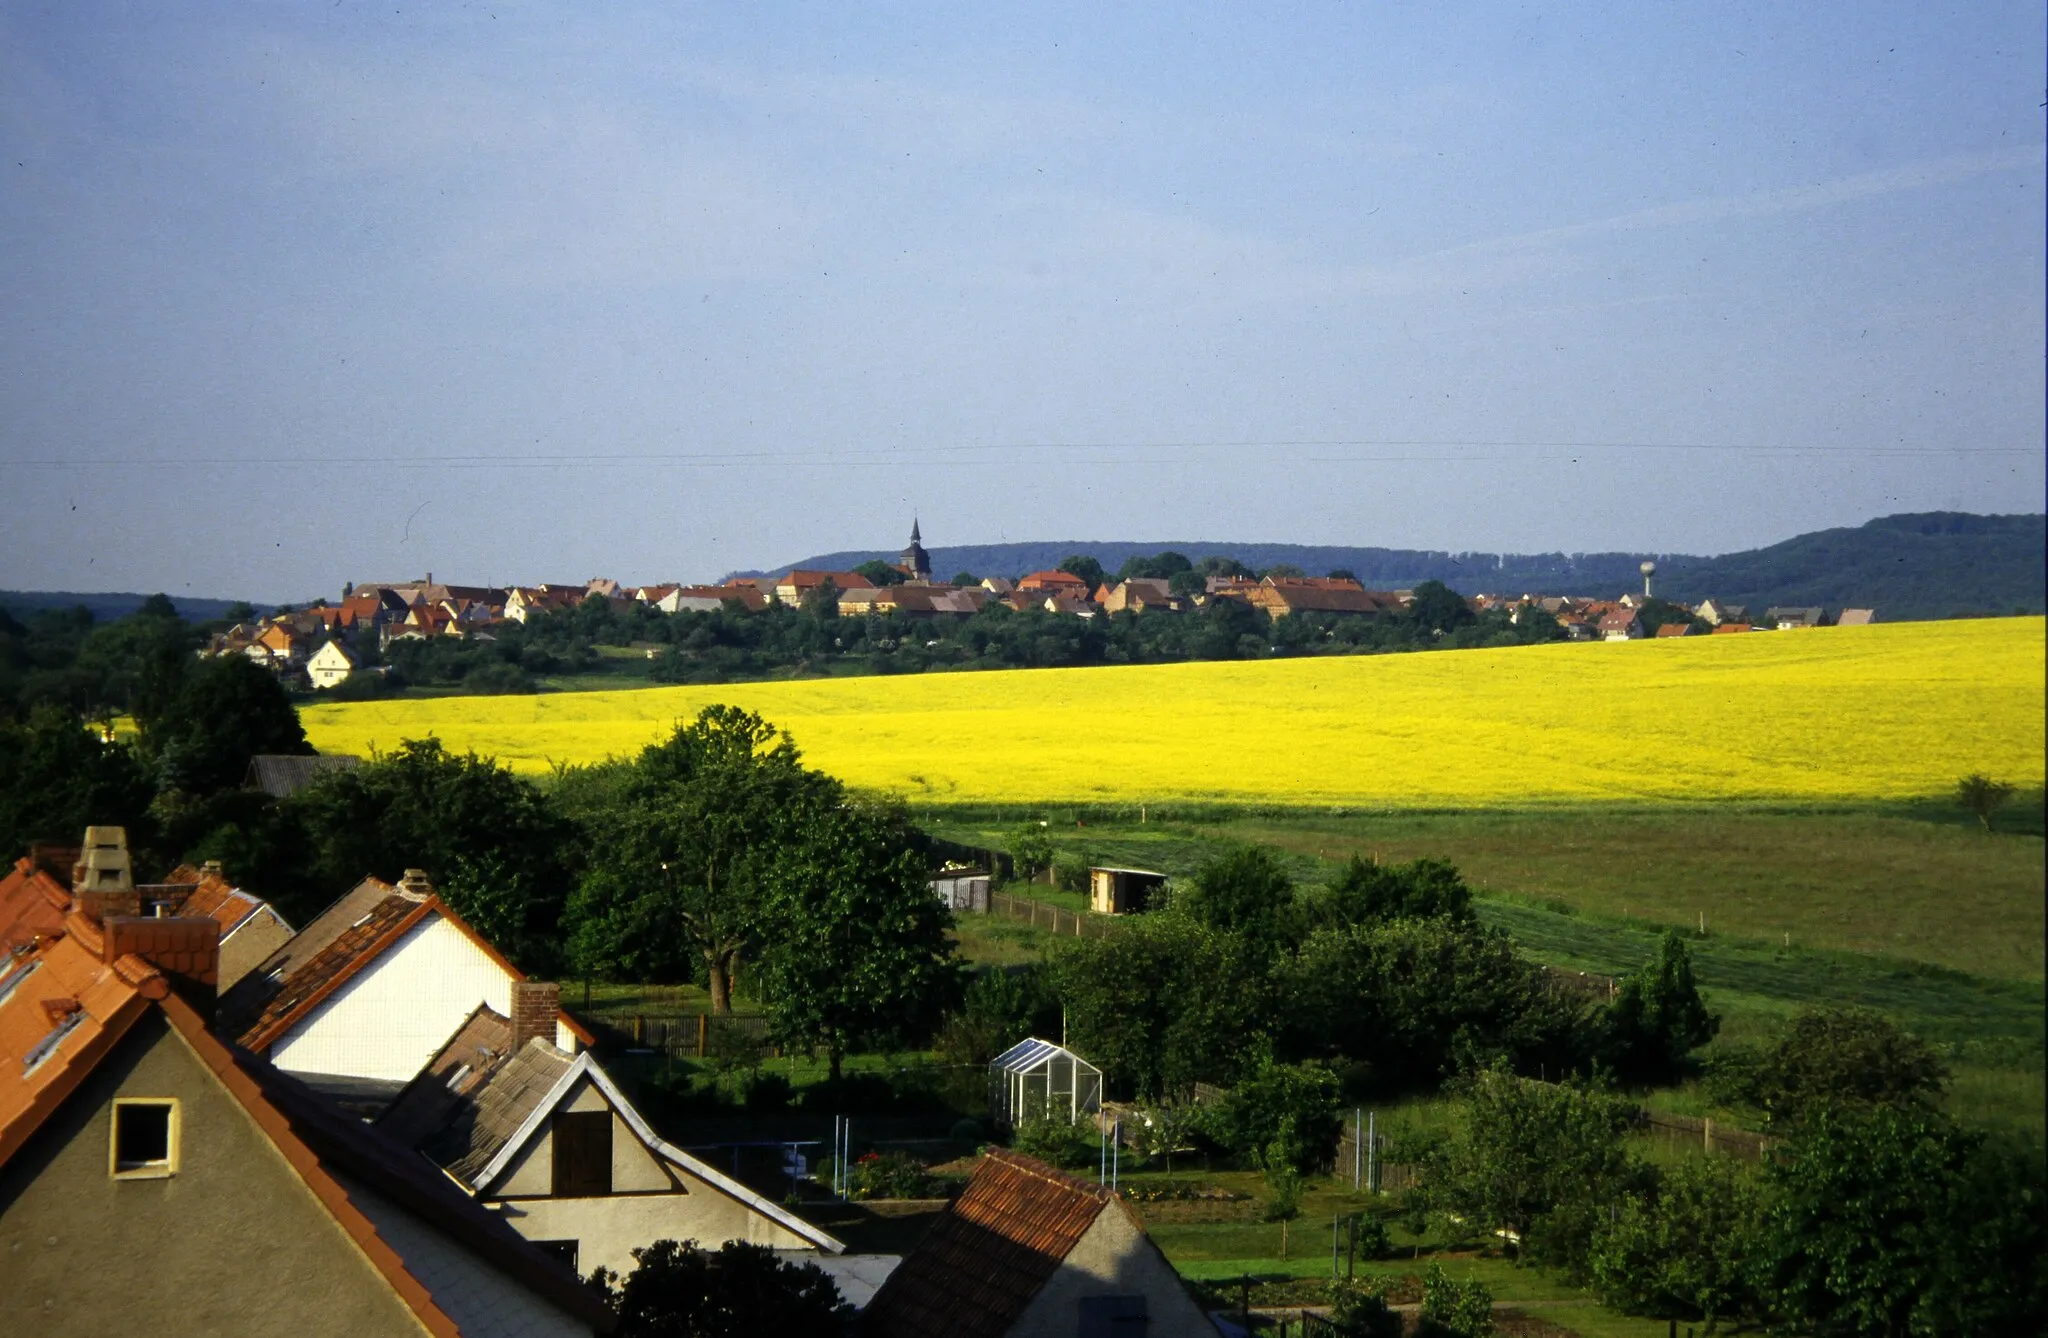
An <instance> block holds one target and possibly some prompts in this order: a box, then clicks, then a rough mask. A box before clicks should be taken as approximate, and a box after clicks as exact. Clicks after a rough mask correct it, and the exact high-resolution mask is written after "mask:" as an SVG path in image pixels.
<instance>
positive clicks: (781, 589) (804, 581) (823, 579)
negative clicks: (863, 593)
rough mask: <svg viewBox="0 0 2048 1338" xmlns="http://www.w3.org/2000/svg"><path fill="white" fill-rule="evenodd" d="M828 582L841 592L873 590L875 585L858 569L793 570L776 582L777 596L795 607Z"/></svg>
mask: <svg viewBox="0 0 2048 1338" xmlns="http://www.w3.org/2000/svg"><path fill="white" fill-rule="evenodd" d="M828 582H829V583H830V584H831V586H832V588H833V589H834V590H837V591H839V592H840V593H841V594H844V593H845V592H846V591H848V590H872V589H874V586H875V583H874V582H873V581H870V580H869V579H868V578H867V577H865V576H863V575H861V574H860V573H859V572H857V571H792V572H790V573H789V574H788V575H786V576H784V577H782V578H781V579H780V580H778V581H776V582H775V597H776V598H777V599H779V600H781V601H782V602H783V603H785V604H787V605H789V606H790V607H791V608H795V607H797V606H798V605H800V604H802V603H803V602H804V597H805V596H806V595H809V594H811V593H812V592H813V591H815V590H817V589H818V588H819V587H821V586H823V585H825V584H827V583H828Z"/></svg>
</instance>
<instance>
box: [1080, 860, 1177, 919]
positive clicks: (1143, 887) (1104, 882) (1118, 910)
mask: <svg viewBox="0 0 2048 1338" xmlns="http://www.w3.org/2000/svg"><path fill="white" fill-rule="evenodd" d="M1165 886H1166V875H1165V874H1163V873H1160V872H1159V871H1158V870H1156V869H1113V868H1096V869H1090V870H1089V871H1088V909H1089V910H1091V911H1094V912H1095V913H1096V914H1097V915H1136V914H1137V913H1138V912H1140V911H1143V910H1146V909H1148V908H1149V907H1150V906H1151V905H1152V903H1153V901H1154V900H1155V899H1156V898H1157V897H1158V896H1159V894H1160V892H1161V891H1162V890H1163V889H1164V888H1165Z"/></svg>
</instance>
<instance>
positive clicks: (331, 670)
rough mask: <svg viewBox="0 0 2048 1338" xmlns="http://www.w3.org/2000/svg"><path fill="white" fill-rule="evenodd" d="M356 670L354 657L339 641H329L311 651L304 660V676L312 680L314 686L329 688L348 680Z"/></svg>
mask: <svg viewBox="0 0 2048 1338" xmlns="http://www.w3.org/2000/svg"><path fill="white" fill-rule="evenodd" d="M355 671H356V657H355V656H353V655H351V654H349V653H348V648H347V647H346V646H344V645H342V644H341V643H340V642H339V641H330V642H328V643H327V644H326V645H324V646H322V647H321V648H320V649H318V650H316V651H314V652H313V655H312V658H311V659H309V660H307V661H306V677H308V678H310V679H312V680H313V686H314V687H316V688H331V687H333V686H335V685H336V684H338V683H344V682H347V681H348V676H349V675H350V674H352V673H354V672H355Z"/></svg>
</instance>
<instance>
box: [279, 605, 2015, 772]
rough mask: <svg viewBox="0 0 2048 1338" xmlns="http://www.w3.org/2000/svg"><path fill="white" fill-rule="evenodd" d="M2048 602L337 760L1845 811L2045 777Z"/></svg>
mask: <svg viewBox="0 0 2048 1338" xmlns="http://www.w3.org/2000/svg"><path fill="white" fill-rule="evenodd" d="M2044 644H2048V643H2044V624H2043V620H2042V619H2040V618H2005V619H1986V620H1980V621H1962V622H1938V623H1901V624H1895V625H1891V626H1879V627H1869V628H1833V629H1825V630H1820V631H1811V632H1785V633H1772V634H1768V635H1752V636H1734V637H1704V638H1699V639H1697V640H1694V639H1690V638H1688V639H1685V640H1672V641H1663V642H1632V643H1627V644H1618V645H1604V644H1600V645H1550V646H1535V647H1522V648H1514V649H1506V650H1472V651H1445V652H1433V653H1428V654H1412V655H1377V656H1355V657H1341V658H1335V657H1333V658H1312V659H1298V660H1274V661H1258V662H1251V663H1203V664H1180V665H1154V666H1131V667H1110V668H1101V669H1047V670H1013V671H1000V672H989V673H947V674H925V675H920V676H917V677H902V678H858V679H836V680H816V681H805V682H783V683H755V684H736V685H726V686H720V687H710V688H654V689H643V690H627V691H618V692H581V693H561V694H542V695H539V696H531V697H465V698H445V699H440V700H433V701H406V700H399V701H388V702H362V703H353V704H335V705H318V706H313V707H309V708H308V709H307V710H306V711H305V712H304V716H303V718H304V721H305V724H306V729H307V733H308V735H309V737H311V739H312V741H313V743H314V745H315V746H316V747H318V748H320V749H322V750H323V751H329V752H353V753H367V752H369V751H371V750H372V749H374V748H384V749H389V748H393V747H395V746H396V745H397V744H398V743H399V741H400V740H401V739H404V738H408V737H424V736H426V735H429V734H431V735H435V736H438V737H439V738H441V739H442V740H443V741H445V742H446V743H447V744H449V745H450V746H452V747H457V748H473V749H475V750H476V751H477V752H479V753H482V754H486V755H490V756H495V757H498V758H500V759H502V760H503V761H505V762H506V763H507V764H508V765H511V766H513V767H515V768H519V769H522V770H526V771H530V772H540V771H545V770H546V769H547V767H548V766H549V764H550V763H551V762H587V761H594V760H598V759H601V758H603V757H606V756H612V755H626V754H630V753H633V752H635V751H637V750H638V749H639V748H641V747H643V746H644V745H646V744H647V743H649V742H651V741H653V740H654V739H655V738H656V737H657V736H659V735H660V734H662V733H663V732H664V731H666V730H667V729H668V728H669V727H670V726H671V725H672V724H673V723H674V722H675V721H676V720H678V719H679V718H686V717H688V716H690V715H693V714H694V713H695V712H696V711H697V709H698V708H700V707H702V706H704V705H706V704H709V703H713V702H733V703H737V704H739V705H742V706H745V707H748V708H750V709H753V710H756V711H758V712H760V713H761V714H763V715H765V716H767V717H768V718H769V719H770V720H772V721H774V722H775V723H776V724H778V725H781V726H783V727H784V728H786V729H788V730H789V731H790V732H791V733H792V734H793V735H794V736H795V738H796V740H797V742H798V744H799V745H800V746H801V747H802V748H803V749H804V751H805V753H806V755H807V756H808V757H809V759H810V761H811V762H812V763H813V764H814V765H817V766H819V767H822V768H823V769H825V770H826V771H829V772H831V773H833V774H834V775H837V776H839V777H841V778H842V779H844V780H846V781H848V782H849V783H851V784H854V785H858V786H864V787H873V788H879V789H885V790H891V791H895V792H898V793H902V794H905V795H906V796H908V797H910V798H911V799H913V800H921V801H932V802H960V801H981V802H994V801H1014V802H1031V803H1036V802H1051V801H1061V800H1069V801H1096V802H1131V803H1137V802H1144V801H1148V800H1149V801H1152V802H1161V801H1166V802H1173V801H1216V802H1226V803H1264V804H1283V805H1304V806H1305V805H1320V806H1325V807H1327V806H1368V807H1378V808H1424V807H1430V806H1442V805H1475V804H1499V803H1503V802H1511V803H1517V804H1523V805H1528V804H1543V803H1579V804H1583V803H1588V802H1593V803H1600V802H1613V801H1638V802H1640V801H1656V802H1678V803H1689V802H1706V801H1716V800H1728V799H1735V800H1745V801H1770V800H1789V801H1802V802H1816V801H1819V802H1826V801H1841V800H1868V799H1878V798H1888V799H1904V798H1910V797H1914V796H1924V795H1928V794H1933V793H1937V792H1939V791H1941V790H1944V789H1946V788H1947V787H1948V786H1950V785H1952V784H1953V783H1954V781H1955V779H1956V777H1958V776H1960V775H1962V774H1964V773H1966V772H1970V771H1982V772H1986V773H1989V774H1992V775H1995V776H1998V777H2000V778H2002V779H2007V780H2011V781H2015V782H2018V783H2020V784H2023V785H2030V786H2031V785H2038V784H2040V782H2041V779H2042V774H2043V748H2042V730H2043V726H2044V720H2043V689H2042V683H2043V677H2044V674H2048V657H2044Z"/></svg>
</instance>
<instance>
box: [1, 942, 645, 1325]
mask: <svg viewBox="0 0 2048 1338" xmlns="http://www.w3.org/2000/svg"><path fill="white" fill-rule="evenodd" d="M215 928H216V926H215V924H214V922H213V921H211V920H206V919H183V918H162V919H154V918H137V917H109V918H107V919H105V920H95V919H93V918H92V917H90V916H88V915H86V914H83V913H80V912H73V913H72V914H71V915H70V916H69V917H68V918H67V919H66V921H65V923H64V926H63V928H62V930H61V932H60V933H59V934H58V935H56V936H54V937H53V938H51V939H50V940H48V941H46V942H45V943H44V944H43V945H42V946H41V947H39V948H38V949H36V950H35V951H34V952H32V953H30V954H26V955H25V956H23V957H21V958H17V959H15V960H13V961H11V962H9V963H8V964H7V965H5V966H0V1260H4V1261H5V1262H4V1263H0V1277H4V1279H5V1286H4V1288H0V1313H5V1314H6V1315H7V1316H8V1317H9V1318H8V1327H9V1330H10V1331H14V1332H20V1333H23V1334H29V1333H35V1334H49V1335H62V1334H120V1333H130V1332H136V1331H147V1332H152V1333H163V1334H167V1335H180V1334H195V1335H196V1334H212V1333H224V1334H236V1335H252V1336H260V1338H315V1336H322V1335H334V1338H342V1336H343V1335H349V1336H350V1338H353V1335H358V1334H411V1335H437V1336H439V1338H452V1336H453V1335H459V1334H478V1335H482V1334H506V1335H520V1336H521V1338H570V1336H571V1335H591V1334H596V1333H605V1332H609V1331H610V1330H611V1328H612V1327H613V1326H614V1323H615V1321H614V1319H613V1317H612V1315H611V1314H610V1312H609V1311H608V1310H607V1309H606V1308H605V1307H604V1306H603V1305H602V1304H601V1303H599V1302H597V1301H596V1300H595V1298H593V1297H592V1295H591V1294H590V1293H589V1292H588V1291H587V1290H586V1289H585V1288H583V1287H582V1286H581V1284H580V1283H579V1282H578V1280H577V1278H576V1277H575V1275H574V1274H573V1273H571V1272H570V1271H569V1270H568V1269H567V1268H566V1267H564V1266H563V1265H562V1263H561V1262H560V1261H559V1260H557V1259H555V1258H552V1257H550V1256H549V1255H547V1254H546V1253H545V1252H543V1251H541V1250H538V1249H536V1248H535V1247H533V1246H531V1245H529V1244H527V1243H526V1242H525V1241H524V1240H522V1239H520V1237H519V1236H518V1234H517V1233H516V1232H514V1231H512V1230H511V1229H510V1228H509V1227H507V1226H506V1225H505V1224H504V1223H503V1222H500V1221H498V1220H496V1219H494V1218H493V1217H492V1215H491V1214H490V1213H489V1212H486V1211H484V1210H483V1209H482V1208H480V1207H479V1206H478V1205H477V1204H475V1203H473V1202H471V1201H470V1200H469V1199H468V1198H466V1197H465V1196H464V1195H462V1194H460V1193H458V1192H457V1191H456V1190H455V1188H454V1187H453V1186H451V1185H449V1184H447V1183H446V1181H445V1179H444V1178H443V1177H441V1176H440V1175H439V1174H438V1173H436V1172H434V1171H433V1170H432V1168H431V1167H427V1166H425V1165H424V1164H422V1163H420V1162H418V1161H417V1160H416V1159H413V1158H411V1157H410V1156H409V1155H408V1154H407V1153H406V1152H405V1151H404V1150H402V1149H401V1148H399V1147H397V1146H396V1145H395V1144H392V1143H390V1142H389V1141H388V1140H385V1139H382V1138H380V1137H378V1136H377V1135H376V1134H375V1133H374V1132H373V1131H371V1130H369V1129H367V1128H365V1127H364V1126H363V1125H362V1124H361V1123H360V1122H359V1121H356V1120H352V1119H349V1118H347V1117H346V1116H344V1115H342V1114H341V1113H340V1112H338V1111H336V1110H335V1109H334V1108H333V1107H331V1106H330V1105H328V1103H326V1102H325V1101H322V1100H321V1099H320V1098H318V1097H317V1096H315V1095H314V1094H313V1093H311V1092H310V1091H308V1090H307V1089H306V1088H305V1087H304V1086H303V1085H301V1084H299V1083H297V1082H294V1081H293V1080H292V1079H290V1078H289V1077H287V1076H285V1075H283V1074H280V1073H278V1072H277V1071H276V1070H275V1069H273V1068H271V1067H270V1066H269V1065H267V1064H264V1063H263V1062H262V1061H260V1060H258V1059H255V1058H254V1057H252V1056H250V1055H249V1054H248V1053H247V1052H244V1051H240V1050H237V1049H235V1048H234V1047H232V1046H230V1045H228V1044H226V1043H224V1042H222V1041H221V1040H220V1039H218V1038H217V1037H215V1036H214V1035H212V1034H211V1033H209V1031H208V1030H207V1027H206V1024H205V1014H206V1012H207V1010H208V1009H209V1008H210V1006H211V1001H212V986H213V981H212V971H213V956H212V943H213V934H214V931H215ZM226 1261H232V1263H231V1264H229V1263H227V1262H226Z"/></svg>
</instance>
